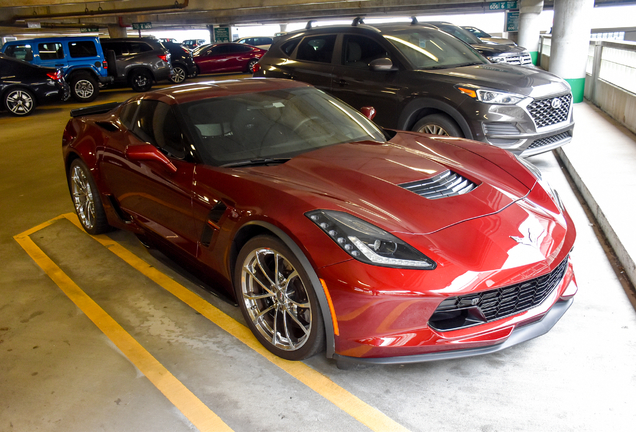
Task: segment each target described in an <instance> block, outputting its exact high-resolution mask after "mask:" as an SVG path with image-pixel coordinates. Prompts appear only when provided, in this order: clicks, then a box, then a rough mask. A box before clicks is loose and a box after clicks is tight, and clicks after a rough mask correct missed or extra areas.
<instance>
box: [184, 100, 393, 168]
mask: <svg viewBox="0 0 636 432" xmlns="http://www.w3.org/2000/svg"><path fill="white" fill-rule="evenodd" d="M179 109H180V111H181V114H182V115H183V117H184V119H185V120H186V123H187V124H188V126H189V128H190V132H191V135H192V136H193V138H194V140H195V147H196V149H197V151H198V153H199V154H200V156H201V158H202V159H203V161H204V163H206V164H208V165H214V166H220V165H231V164H237V163H241V162H245V161H256V162H262V160H270V159H276V160H281V159H284V158H291V157H293V156H297V155H299V154H302V153H306V152H309V151H312V150H315V149H318V148H321V147H326V146H330V145H334V144H340V143H345V142H355V141H369V140H370V141H376V142H385V141H386V139H385V136H384V134H383V132H382V131H381V130H380V129H379V128H378V127H377V126H376V125H375V124H373V123H372V122H371V121H369V120H368V119H367V118H366V117H365V116H363V115H362V114H361V113H359V112H358V111H356V110H354V109H353V108H351V107H350V106H348V105H346V104H345V103H343V102H342V101H340V100H338V99H335V98H333V97H331V96H329V95H327V94H325V93H323V92H321V91H320V90H317V89H314V88H296V89H285V90H275V91H269V92H260V93H244V94H237V95H234V96H229V97H219V98H212V99H204V100H200V101H196V102H189V103H186V104H182V105H180V108H179Z"/></svg>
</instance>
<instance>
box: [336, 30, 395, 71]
mask: <svg viewBox="0 0 636 432" xmlns="http://www.w3.org/2000/svg"><path fill="white" fill-rule="evenodd" d="M385 57H386V58H391V56H390V55H389V53H388V52H387V50H386V49H384V48H383V47H382V45H380V44H379V43H377V42H376V41H374V40H373V39H370V38H368V37H364V36H357V35H347V36H345V37H344V41H343V50H342V64H343V65H345V66H349V67H354V68H366V67H368V66H369V63H371V61H373V60H375V59H379V58H385Z"/></svg>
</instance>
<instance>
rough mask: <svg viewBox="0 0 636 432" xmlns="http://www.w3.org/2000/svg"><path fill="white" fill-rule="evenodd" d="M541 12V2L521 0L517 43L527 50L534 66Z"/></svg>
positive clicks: (537, 56)
mask: <svg viewBox="0 0 636 432" xmlns="http://www.w3.org/2000/svg"><path fill="white" fill-rule="evenodd" d="M541 12H543V0H521V4H520V6H519V36H518V40H517V43H518V44H519V45H521V46H522V47H525V48H527V49H528V51H529V52H530V56H531V57H532V64H534V65H536V64H537V61H538V58H539V34H540V33H541V21H540V20H539V15H541Z"/></svg>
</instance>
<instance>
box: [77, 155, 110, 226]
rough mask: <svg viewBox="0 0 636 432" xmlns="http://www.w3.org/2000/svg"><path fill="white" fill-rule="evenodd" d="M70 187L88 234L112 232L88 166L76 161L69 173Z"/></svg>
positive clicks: (80, 219)
mask: <svg viewBox="0 0 636 432" xmlns="http://www.w3.org/2000/svg"><path fill="white" fill-rule="evenodd" d="M68 186H69V189H70V191H71V198H72V199H73V205H74V207H75V213H77V217H78V219H79V221H80V223H81V224H82V227H84V230H86V232H87V233H89V234H93V235H97V234H102V233H105V232H107V231H110V230H111V229H112V228H111V227H110V225H108V219H107V218H106V212H105V211H104V206H103V205H102V200H101V197H100V194H99V190H98V189H97V186H96V185H95V181H94V180H93V176H92V175H91V173H90V170H89V169H88V166H86V164H85V163H84V162H83V161H82V160H81V159H75V160H74V161H73V162H72V163H71V167H70V169H69V171H68Z"/></svg>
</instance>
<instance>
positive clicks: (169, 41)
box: [159, 38, 178, 44]
mask: <svg viewBox="0 0 636 432" xmlns="http://www.w3.org/2000/svg"><path fill="white" fill-rule="evenodd" d="M159 42H161V43H164V44H165V43H166V42H168V43H178V42H177V40H176V39H175V38H159Z"/></svg>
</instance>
